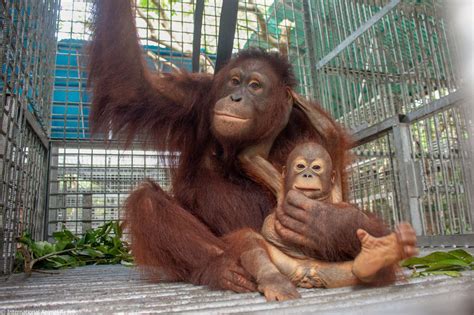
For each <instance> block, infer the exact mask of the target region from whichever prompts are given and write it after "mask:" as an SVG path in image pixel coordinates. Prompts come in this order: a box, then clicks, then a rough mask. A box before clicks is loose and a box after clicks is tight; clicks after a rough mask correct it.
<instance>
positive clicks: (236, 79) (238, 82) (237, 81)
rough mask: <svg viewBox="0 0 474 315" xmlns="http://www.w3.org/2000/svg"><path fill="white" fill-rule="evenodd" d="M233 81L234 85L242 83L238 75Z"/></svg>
mask: <svg viewBox="0 0 474 315" xmlns="http://www.w3.org/2000/svg"><path fill="white" fill-rule="evenodd" d="M231 82H232V85H240V80H239V78H237V77H233V78H232V80H231Z"/></svg>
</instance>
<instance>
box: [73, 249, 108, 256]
mask: <svg viewBox="0 0 474 315" xmlns="http://www.w3.org/2000/svg"><path fill="white" fill-rule="evenodd" d="M77 254H78V255H83V256H90V257H93V258H95V257H104V253H102V252H101V251H99V250H96V249H93V248H85V249H83V250H80V251H77Z"/></svg>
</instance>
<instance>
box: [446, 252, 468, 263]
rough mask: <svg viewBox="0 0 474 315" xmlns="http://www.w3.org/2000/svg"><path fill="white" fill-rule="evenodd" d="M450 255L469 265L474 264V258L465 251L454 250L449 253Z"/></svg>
mask: <svg viewBox="0 0 474 315" xmlns="http://www.w3.org/2000/svg"><path fill="white" fill-rule="evenodd" d="M448 253H449V254H450V255H452V256H455V257H457V258H459V259H461V260H463V261H464V262H466V263H468V264H470V263H472V262H474V257H473V256H472V255H471V254H469V253H468V252H466V251H465V250H463V249H456V250H452V251H449V252H448Z"/></svg>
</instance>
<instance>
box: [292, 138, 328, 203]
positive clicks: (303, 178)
mask: <svg viewBox="0 0 474 315" xmlns="http://www.w3.org/2000/svg"><path fill="white" fill-rule="evenodd" d="M285 172H286V174H284V177H285V194H286V193H288V191H289V190H291V189H294V190H299V191H301V192H302V193H303V194H305V195H306V196H307V197H308V198H311V199H317V200H326V199H327V198H328V197H329V196H330V193H331V190H332V188H333V185H334V180H335V173H334V171H333V169H332V160H331V157H330V156H329V153H328V152H327V151H326V149H324V147H323V146H321V145H319V144H317V143H313V142H308V143H303V144H300V145H298V146H297V147H296V148H294V149H293V151H291V153H290V155H289V157H288V160H287V164H286V170H285Z"/></svg>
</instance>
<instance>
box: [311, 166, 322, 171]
mask: <svg viewBox="0 0 474 315" xmlns="http://www.w3.org/2000/svg"><path fill="white" fill-rule="evenodd" d="M313 170H315V171H316V172H319V171H320V170H321V165H313Z"/></svg>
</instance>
